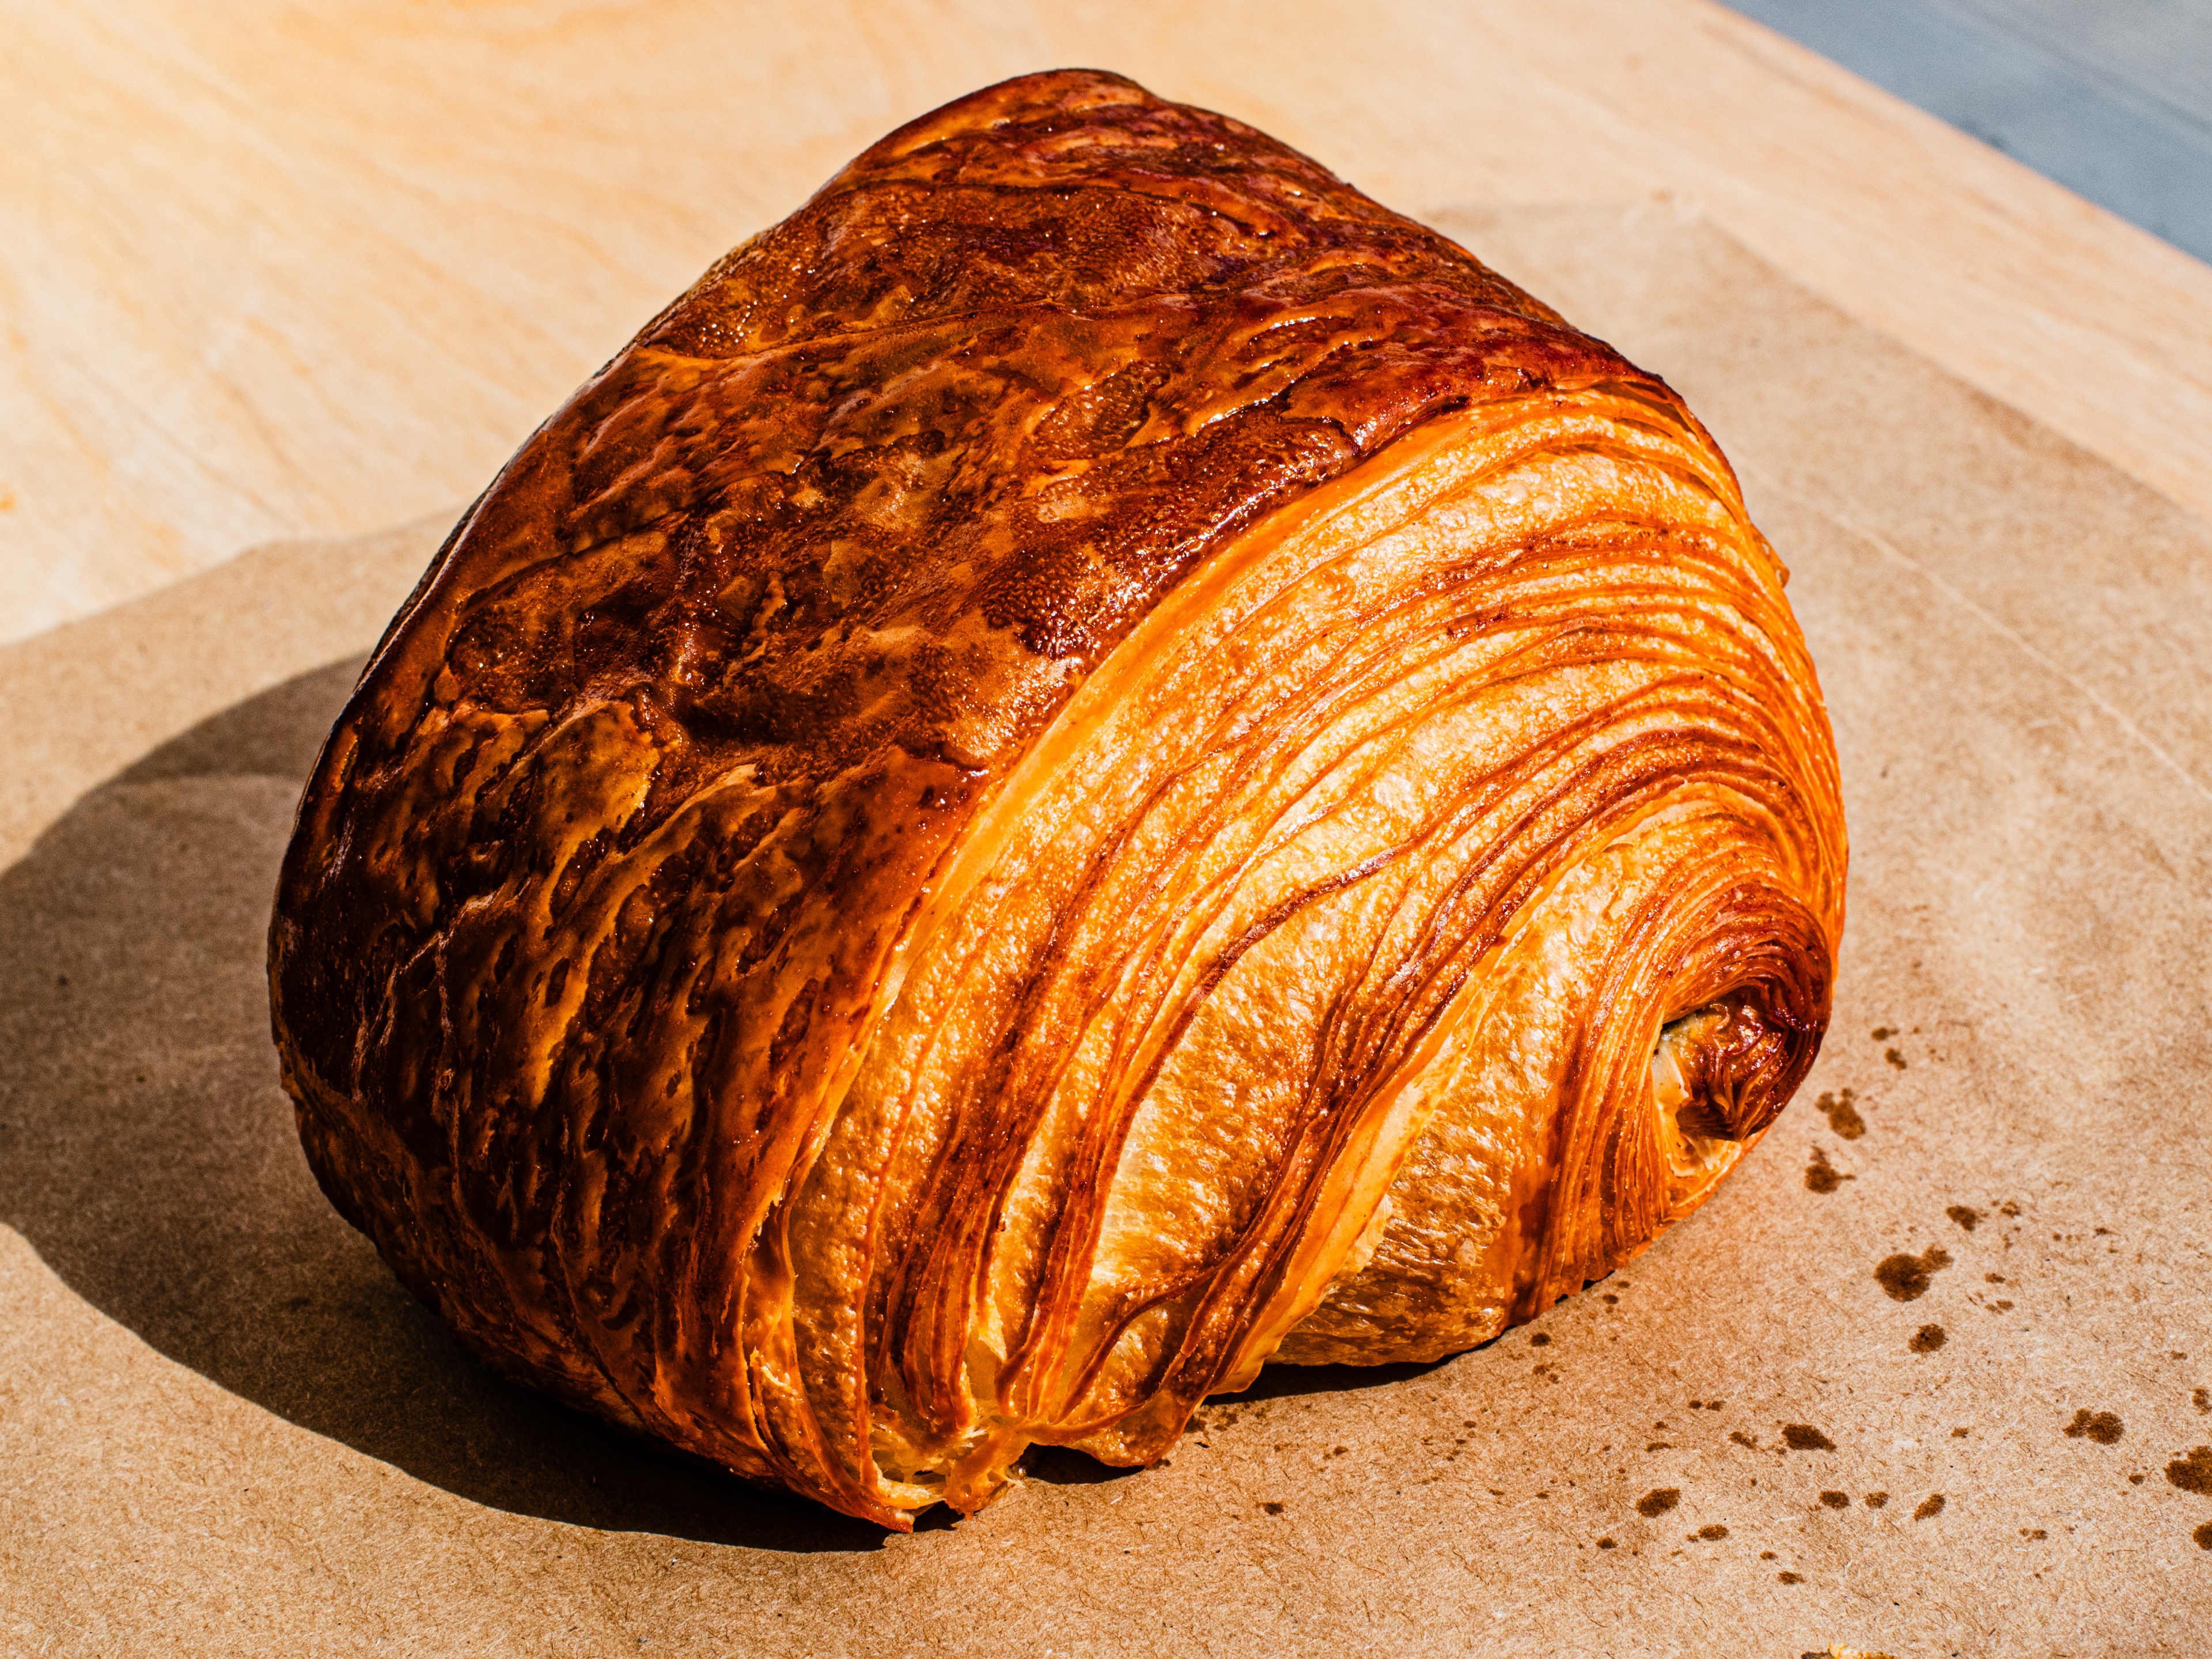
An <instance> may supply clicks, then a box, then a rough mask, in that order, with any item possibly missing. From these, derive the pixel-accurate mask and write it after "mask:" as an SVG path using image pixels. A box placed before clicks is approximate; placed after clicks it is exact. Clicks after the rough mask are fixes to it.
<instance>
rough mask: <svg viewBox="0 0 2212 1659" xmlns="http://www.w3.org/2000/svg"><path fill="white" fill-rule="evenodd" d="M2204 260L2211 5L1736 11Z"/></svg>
mask: <svg viewBox="0 0 2212 1659" xmlns="http://www.w3.org/2000/svg"><path fill="white" fill-rule="evenodd" d="M1729 3H1730V4H1731V5H1732V6H1733V7H1734V9H1735V10H1737V11H1740V12H1741V13H1743V14H1744V15H1746V16H1747V17H1755V18H1757V19H1758V20H1759V21H1760V22H1762V23H1765V24H1768V25H1770V26H1771V27H1774V28H1777V29H1779V30H1780V31H1781V32H1782V33H1784V34H1786V35H1788V36H1789V37H1790V39H1791V40H1797V41H1802V43H1803V44H1805V45H1806V46H1810V47H1812V48H1813V50H1814V51H1815V52H1820V53H1822V54H1824V55H1825V56H1826V57H1829V58H1833V59H1834V60H1835V61H1836V62H1837V63H1838V64H1843V65H1844V67H1845V68H1846V69H1848V70H1851V71H1852V72H1853V73H1854V74H1857V75H1863V76H1865V77H1866V78H1867V79H1868V80H1869V81H1871V82H1874V83H1875V85H1876V86H1878V87H1882V88H1887V89H1888V90H1889V91H1891V92H1893V93H1895V94H1897V95H1898V96H1899V97H1900V98H1903V99H1905V100H1907V101H1909V102H1911V103H1912V104H1915V105H1917V106H1919V107H1920V108H1922V109H1924V110H1926V111H1927V112H1929V114H1931V115H1939V116H1941V117H1942V118H1943V119H1944V120H1946V121H1948V122H1949V123H1950V124H1951V125H1953V126H1954V127H1957V128H1959V129H1960V130H1961V131H1965V132H1967V133H1971V134H1972V136H1973V137H1977V138H1979V139H1981V140H1983V141H1984V143H1989V144H1991V145H1994V146H1995V147H1996V149H2001V150H2002V151H2003V152H2004V153H2005V154H2006V155H2011V156H2015V157H2017V158H2018V159H2019V160H2021V161H2025V162H2026V163H2027V165H2028V166H2030V167H2033V168H2034V169H2035V170H2036V171H2037V172H2038V173H2042V174H2043V175H2044V176H2045V178H2047V179H2057V181H2058V182H2059V183H2060V184H2062V185H2065V186H2066V187H2067V188H2068V189H2069V190H2072V191H2078V192H2080V193H2081V195H2083V196H2086V197H2088V198H2089V199H2090V200H2091V201H2093V202H2094V203H2096V204H2099V205H2100V206H2101V207H2107V208H2110V209H2111V210H2112V211H2113V212H2115V213H2117V214H2118V215H2119V216H2121V217H2122V218H2123V219H2125V220H2127V221H2128V222H2130V224H2136V225H2141V226H2142V228H2144V229H2145V230H2148V231H2151V232H2153V233H2154V234H2157V235H2160V236H2162V237H2164V238H2165V239H2166V240H2167V241H2169V242H2171V243H2172V244H2173V245H2174V246H2176V247H2179V248H2180V249H2182V250H2183V251H2184V252H2188V253H2192V254H2194V255H2196V256H2197V258H2200V259H2212V0H1851V3H1850V4H1849V5H1841V6H1839V5H1838V4H1836V3H1835V0H1729Z"/></svg>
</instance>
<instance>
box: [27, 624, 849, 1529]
mask: <svg viewBox="0 0 2212 1659" xmlns="http://www.w3.org/2000/svg"><path fill="white" fill-rule="evenodd" d="M359 669H360V663H359V662H358V660H352V661H344V662H338V663H333V664H331V665H329V666H328V667H326V668H323V669H320V670H318V671H315V672H313V673H310V674H305V675H302V676H301V677H300V678H297V679H294V680H291V681H289V682H287V683H286V684H283V685H280V686H277V687H276V688H275V689H274V690H270V691H268V692H265V693H264V694H263V695H261V696H257V697H254V698H252V699H251V700H249V701H247V702H244V703H241V704H239V705H238V706H236V707H235V708H231V709H228V710H227V711H225V712H224V713H223V714H219V715H216V717H214V718H213V719H211V720H206V721H204V722H203V723H202V724H201V725H199V726H196V727H194V728H193V729H192V730H191V731H190V732H186V733H185V734H184V735H183V736H182V737H179V738H176V739H174V740H173V741H172V742H170V743H167V744H164V745H162V746H161V748H160V749H158V750H155V751H154V752H153V753H152V754H150V755H149V756H147V757H145V758H144V759H143V760H141V761H140V762H138V763H137V764H136V765H134V766H132V767H131V768H130V769H128V770H126V771H125V772H123V773H122V774H120V775H118V776H116V777H114V778H112V779H111V780H109V781H107V782H106V783H105V784H103V785H101V786H100V787H99V788H97V789H94V790H93V791H92V792H90V793H88V794H87V795H86V796H85V797H84V798H83V799H81V800H80V801H78V802H77V803H76V805H75V806H74V807H72V808H71V809H70V811H69V813H68V814H67V815H66V816H65V817H63V818H62V819H61V821H60V822H59V823H56V824H55V825H54V826H53V828H52V829H50V830H48V831H47V833H46V835H45V836H42V837H41V838H40V841H39V842H38V843H37V845H36V846H35V847H34V848H33V849H32V850H31V852H30V854H28V855H27V857H26V858H25V859H24V860H22V861H21V863H19V864H17V865H15V866H14V867H13V868H11V869H9V870H8V871H6V872H4V873H0V1221H5V1222H6V1223H8V1224H9V1225H12V1226H14V1227H15V1228H16V1229H17V1230H18V1231H21V1233H22V1234H23V1235H24V1236H25V1237H27V1238H28V1239H29V1240H30V1241H31V1243H32V1244H33V1247H35V1248H36V1249H37V1250H38V1252H39V1254H40V1255H41V1256H42V1257H43V1258H44V1259H45V1260H46V1262H47V1263H48V1265H49V1266H51V1267H52V1268H53V1270H54V1271H55V1272H56V1273H58V1274H59V1275H60V1276H61V1277H62V1278H63V1279H64V1280H65V1281H66V1282H67V1283H68V1284H69V1285H70V1286H71V1287H72V1288H73V1289H74V1290H75V1291H76V1292H77V1293H78V1294H79V1295H81V1296H82V1297H85V1298H86V1300H88V1302H90V1303H92V1304H94V1306H95V1307H97V1308H99V1309H100V1310H101V1311H103V1312H104V1313H106V1314H107V1315H108V1316H110V1317H112V1318H113V1319H115V1320H116V1321H118V1322H119V1323H121V1324H123V1325H125V1326H127V1327H129V1328H131V1330H133V1331H135V1332H137V1334H138V1335H139V1336H141V1337H142V1338H143V1339H144V1340H146V1341H147V1342H149V1343H150V1344H151V1345H152V1346H154V1347H155V1348H157V1349H159V1350H160V1351H161V1352H163V1353H165V1354H167V1356H168V1357H169V1358H172V1359H174V1360H177V1361H179V1363H181V1364H185V1365H188V1366H190V1367H191V1368H192V1369H193V1370H196V1371H198V1372H200V1373H201V1374H202V1375H203V1376H207V1377H210V1378H211V1379H212V1380H213V1381H215V1382H216V1383H220V1384H221V1385H222V1387H224V1388H225V1389H229V1390H230V1391H231V1392H233V1393H234V1394H236V1395H241V1396H242V1397H244V1398H246V1399H247V1400H251V1401H254V1402H256V1403H257V1404H258V1405H261V1406H263V1407H266V1408H267V1409H269V1410H270V1411H272V1412H274V1413H277V1414H279V1415H280V1416H283V1417H284V1418H287V1419H289V1420H291V1421H292V1422H294V1423H296V1424H298V1425H301V1427H303V1428H307V1429H311V1430H313V1431H315V1432H316V1433H318V1434H322V1435H327V1436H329V1437H331V1438H332V1439H335V1440H339V1441H343V1442H344V1443H346V1444H348V1445H349V1446H352V1447H354V1448H356V1449H358V1450H360V1451H363V1452H366V1453H368V1455H371V1456H373V1457H376V1458H380V1459H381V1460H383V1461H384V1462H388V1463H391V1464H393V1465H396V1466H397V1467H398V1468H402V1469H404V1470H405V1471H406V1472H407V1473H408V1474H411V1475H413V1476H415V1477H416V1479H418V1480H424V1481H427V1482H429V1483H431V1484H433V1485H435V1486H441V1487H443V1488H445V1489H446V1490H447V1491H448V1492H454V1493H457V1494H459V1496H461V1497H464V1498H469V1499H471V1500H473V1501H475V1502H477V1503H480V1504H489V1505H492V1506H495V1507H496V1508H499V1509H502V1510H510V1511H513V1512H517V1513H521V1514H527V1515H534V1516H543V1517H545V1518H547V1519H550V1520H556V1521H562V1522H573V1523H576V1524H580V1525H584V1526H590V1527H599V1528H610V1529H613V1530H618V1531H629V1532H653V1533H661V1534H670V1535H673V1536H678V1537H685V1538H693V1539H703V1540H712V1541H718V1542H725V1543H733V1544H742V1545H749V1546H753V1547H767V1548H775V1549H784V1550H805V1551H811V1550H853V1549H867V1548H872V1547H877V1546H878V1544H879V1543H880V1542H881V1541H882V1538H883V1534H882V1532H881V1530H880V1529H879V1528H874V1527H870V1526H867V1525H865V1524H863V1523H861V1522H855V1521H852V1520H849V1519H848V1518H846V1517H844V1516H838V1515H834V1514H831V1513H830V1512H829V1511H828V1510H822V1509H819V1508H817V1507H816V1506H815V1505H813V1504H808V1503H805V1502H804V1501H802V1500H799V1499H797V1498H788V1497H785V1496H783V1495H781V1494H778V1493H774V1492H762V1491H757V1490H756V1489H754V1488H752V1487H750V1486H746V1485H744V1483H742V1482H740V1481H738V1480H733V1479H732V1478H730V1477H729V1476H727V1475H725V1474H722V1473H721V1472H720V1471H719V1470H716V1469H714V1468H711V1467H710V1466H708V1465H707V1464H705V1463H703V1462H697V1461H696V1460H693V1459H690V1458H687V1457H684V1456H683V1455H679V1454H677V1453H675V1452H672V1451H670V1450H668V1449H665V1448H662V1447H659V1446H657V1445H654V1444H652V1443H645V1442H641V1441H638V1440H635V1439H632V1438H630V1437H627V1436H625V1435H623V1434H621V1433H619V1432H618V1431H615V1430H613V1429H611V1428H609V1427H606V1426H605V1425H601V1424H599V1422H597V1421H595V1420H593V1419H590V1418H586V1417H584V1416H582V1415H580V1414H578V1413H572V1412H569V1411H567V1410H565V1409H564V1408H562V1407H559V1406H556V1405H555V1404H553V1403H552V1402H550V1401H547V1400H544V1399H543V1398H541V1397H539V1396H538V1395H533V1394H532V1393H530V1392H529V1391H527V1390H526V1389H519V1388H516V1387H514V1386H513V1385H512V1384H509V1383H507V1382H505V1381H504V1380H502V1379H501V1378H500V1377H498V1376H495V1375H494V1374H493V1373H492V1372H490V1371H489V1370H487V1369H486V1368H484V1367H483V1365H481V1364H478V1363H477V1362H476V1361H475V1360H474V1359H472V1358H470V1357H469V1356H468V1355H467V1354H465V1353H464V1352H462V1351H461V1350H460V1349H459V1347H458V1346H457V1345H456V1344H455V1343H454V1342H453V1340H452V1338H451V1337H449V1336H448V1335H447V1333H446V1331H445V1330H444V1328H443V1327H441V1325H440V1324H439V1322H438V1321H437V1320H436V1319H435V1317H434V1316H432V1315H431V1314H430V1313H429V1311H428V1310H427V1309H425V1308H423V1307H422V1305H421V1304H418V1303H416V1301H415V1300H414V1299H413V1298H412V1297H410V1295H409V1294H408V1293H407V1292H406V1291H404V1290H403V1289H402V1288H401V1287H400V1285H398V1282H397V1281H396V1280H394V1279H393V1278H392V1275H391V1274H390V1273H389V1272H387V1271H386V1268H385V1267H384V1264H383V1262H382V1261H380V1260H379V1259H378V1257H377V1255H376V1253H375V1251H374V1249H373V1248H372V1247H371V1246H370V1245H369V1243H368V1240H366V1239H365V1238H363V1237H362V1236H361V1235H359V1234H358V1233H356V1232H355V1231H353V1230H352V1229H351V1228H350V1227H349V1226H348V1225H346V1224H345V1222H343V1220H341V1219H340V1218H338V1216H337V1213H336V1212H334V1211H332V1210H331V1207H330V1206H329V1204H328V1203H327V1202H325V1200H324V1198H323V1196H322V1194H321V1193H320V1192H319V1190H318V1189H317V1188H316V1186H315V1183H314V1179H313V1176H311V1175H310V1174H309V1172H308V1170H307V1163H306V1160H305V1158H303V1157H302V1156H301V1152H300V1148H299V1143H298V1139H297V1138H296V1135H295V1131H294V1127H293V1122H292V1111H291V1103H290V1102H289V1100H288V1099H287V1098H286V1097H285V1096H284V1093H283V1090H282V1089H281V1088H280V1087H279V1086H278V1083H277V1075H276V1054H275V1050H274V1049H273V1048H272V1047H271V1045H270V1037H269V1001H268V992H267V983H266V979H265V977H264V960H265V940H266V934H267V929H268V925H269V906H270V898H271V896H272V895H273V894H274V892H275V890H276V870H277V864H278V861H279V860H280V859H281V857H282V855H283V848H284V843H285V841H286V839H287V837H288V836H289V833H290V829H291V820H292V811H293V808H294V805H295V803H296V802H297V800H298V799H299V793H300V789H301V786H302V784H303V782H304V781H305V779H306V776H307V770H308V768H309V767H310V766H311V765H312V764H313V761H314V757H315V754H316V751H317V750H318V749H319V746H320V744H321V742H322V738H323V735H324V733H325V732H327V731H328V730H329V728H330V725H331V721H332V720H334V719H335V718H336V717H337V712H338V710H339V708H340V707H341V706H342V705H343V703H344V702H345V698H346V694H347V692H348V691H349V690H350V689H351V688H352V685H353V682H354V678H355V677H356V674H357V672H358V671H359Z"/></svg>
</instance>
